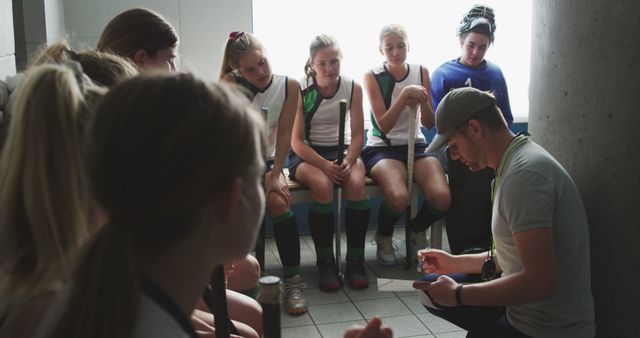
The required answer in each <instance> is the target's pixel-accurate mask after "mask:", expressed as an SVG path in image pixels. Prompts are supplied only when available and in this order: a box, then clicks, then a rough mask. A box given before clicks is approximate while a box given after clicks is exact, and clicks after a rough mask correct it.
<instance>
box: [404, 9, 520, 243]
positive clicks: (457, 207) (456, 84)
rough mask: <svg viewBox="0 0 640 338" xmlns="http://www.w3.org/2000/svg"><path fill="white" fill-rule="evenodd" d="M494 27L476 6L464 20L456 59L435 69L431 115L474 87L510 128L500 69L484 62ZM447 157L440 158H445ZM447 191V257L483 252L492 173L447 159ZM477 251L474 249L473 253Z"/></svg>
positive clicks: (421, 224)
mask: <svg viewBox="0 0 640 338" xmlns="http://www.w3.org/2000/svg"><path fill="white" fill-rule="evenodd" d="M495 31H496V23H495V15H494V11H493V9H492V8H490V7H487V6H483V5H475V6H473V7H472V8H471V9H470V10H469V11H468V12H467V13H466V14H465V15H464V16H463V18H462V20H461V21H460V24H459V25H458V29H457V35H458V39H459V41H460V46H461V49H462V53H461V55H460V57H458V58H456V59H454V60H451V61H447V62H445V63H444V64H442V65H441V66H440V67H438V68H437V69H436V70H435V71H434V72H433V74H432V77H431V96H432V98H433V107H434V109H435V108H437V107H438V104H439V103H440V100H441V99H442V98H443V97H444V95H446V94H447V93H448V92H449V91H450V90H451V89H454V88H460V87H474V88H477V89H480V90H483V91H490V92H492V93H493V94H494V95H495V97H496V103H497V105H498V107H499V108H500V110H501V111H502V114H503V116H504V119H505V120H506V122H507V125H508V126H511V123H512V122H513V116H512V114H511V106H510V105H509V93H508V91H507V84H506V81H505V79H504V76H503V75H502V71H501V70H500V68H499V67H498V66H497V65H496V64H494V63H492V62H490V61H488V60H486V59H485V53H486V52H487V50H488V49H489V47H490V46H491V44H492V43H493V41H494V38H495ZM444 157H445V156H443V158H444ZM445 167H448V176H449V186H450V189H451V198H452V202H451V210H450V211H449V213H448V214H447V235H448V239H449V244H450V247H451V251H452V252H453V253H455V254H459V253H461V252H463V251H465V250H478V251H480V250H481V251H486V250H487V248H488V246H489V245H490V244H491V197H490V185H491V183H490V182H491V180H492V179H493V171H492V170H491V169H489V168H486V169H483V170H480V171H478V172H471V171H470V170H469V168H467V166H466V165H464V164H463V163H461V162H460V161H457V160H451V158H450V156H448V154H447V155H446V160H445ZM429 225H430V221H429V220H427V219H424V218H420V217H417V218H416V219H415V220H414V223H413V224H412V229H413V230H414V231H424V229H426V227H428V226H429ZM474 248H475V249H474Z"/></svg>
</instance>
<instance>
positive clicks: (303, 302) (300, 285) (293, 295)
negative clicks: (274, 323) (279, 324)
mask: <svg viewBox="0 0 640 338" xmlns="http://www.w3.org/2000/svg"><path fill="white" fill-rule="evenodd" d="M306 287H307V284H306V283H305V282H303V281H302V276H300V275H295V276H293V277H291V278H288V279H285V280H284V303H285V307H286V309H287V312H289V313H291V314H294V315H299V314H303V313H305V312H307V299H306V298H304V295H303V294H302V289H304V288H306Z"/></svg>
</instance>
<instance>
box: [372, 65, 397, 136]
mask: <svg viewBox="0 0 640 338" xmlns="http://www.w3.org/2000/svg"><path fill="white" fill-rule="evenodd" d="M373 76H374V78H375V79H376V82H377V83H378V87H380V93H381V94H382V100H383V101H384V108H385V109H387V110H389V107H391V98H392V97H391V96H392V94H393V88H395V86H396V80H395V79H394V78H393V77H392V76H391V74H389V73H388V72H387V71H384V72H382V73H379V74H375V73H373ZM371 123H372V124H373V130H372V131H371V133H372V134H373V136H377V137H379V138H380V139H381V140H382V141H383V142H384V143H386V144H387V145H388V146H390V145H391V140H389V139H388V138H387V135H386V134H385V133H383V132H382V130H380V127H378V123H377V122H376V118H375V116H374V115H373V111H371Z"/></svg>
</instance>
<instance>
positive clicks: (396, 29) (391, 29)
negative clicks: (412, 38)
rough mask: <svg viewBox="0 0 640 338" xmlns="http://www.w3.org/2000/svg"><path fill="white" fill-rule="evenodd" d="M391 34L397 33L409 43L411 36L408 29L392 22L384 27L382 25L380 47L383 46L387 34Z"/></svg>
mask: <svg viewBox="0 0 640 338" xmlns="http://www.w3.org/2000/svg"><path fill="white" fill-rule="evenodd" d="M391 34H395V35H397V36H399V37H401V38H403V39H404V41H405V42H406V43H407V45H408V44H409V38H408V36H407V31H406V30H405V29H404V27H402V26H400V25H398V24H395V23H392V24H389V25H386V26H384V27H382V29H381V30H380V36H379V41H380V47H382V43H383V40H384V38H386V37H387V36H389V35H391Z"/></svg>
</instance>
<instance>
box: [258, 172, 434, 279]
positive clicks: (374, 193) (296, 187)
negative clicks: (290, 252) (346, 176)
mask: <svg viewBox="0 0 640 338" xmlns="http://www.w3.org/2000/svg"><path fill="white" fill-rule="evenodd" d="M284 174H285V177H286V179H287V186H288V187H289V192H290V193H291V200H292V204H298V203H308V202H310V201H311V190H309V188H307V187H306V186H305V185H304V184H302V183H300V182H298V181H296V180H292V179H290V178H289V170H288V169H286V168H285V169H284ZM364 183H365V193H366V195H367V196H368V197H369V198H374V197H383V194H382V189H381V188H380V186H379V185H378V184H377V183H376V182H375V181H374V180H373V179H372V178H370V177H366V178H365V182H364ZM411 190H412V194H411V200H410V203H411V218H413V217H415V215H416V213H417V211H418V194H419V193H420V187H418V185H417V184H416V183H414V184H413V189H411ZM337 195H338V194H337V189H334V196H333V197H334V198H333V200H334V201H337V199H338V196H337ZM338 217H340V219H342V218H341V217H342V210H340V209H337V208H336V218H338ZM442 225H443V220H440V221H438V222H436V223H434V224H433V225H432V226H431V228H430V229H431V232H430V238H429V240H430V245H431V247H432V248H437V249H440V248H442ZM409 232H410V230H409V228H408V227H406V226H405V239H406V240H408V239H409ZM335 233H336V243H340V236H341V232H340V231H336V232H335ZM264 240H265V224H264V222H263V226H262V230H261V233H260V236H258V241H257V243H256V258H257V259H258V262H260V266H261V267H262V270H263V271H264ZM409 243H410V242H407V243H406V245H405V246H406V247H407V252H406V253H405V254H406V256H405V258H406V259H405V266H406V267H407V268H409V267H410V266H411V260H412V259H413V255H414V253H411V252H409V250H410V245H409ZM336 256H337V257H336V260H337V261H338V262H340V257H339V256H338V255H336Z"/></svg>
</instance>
